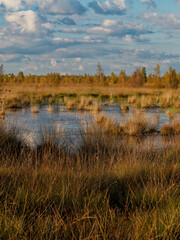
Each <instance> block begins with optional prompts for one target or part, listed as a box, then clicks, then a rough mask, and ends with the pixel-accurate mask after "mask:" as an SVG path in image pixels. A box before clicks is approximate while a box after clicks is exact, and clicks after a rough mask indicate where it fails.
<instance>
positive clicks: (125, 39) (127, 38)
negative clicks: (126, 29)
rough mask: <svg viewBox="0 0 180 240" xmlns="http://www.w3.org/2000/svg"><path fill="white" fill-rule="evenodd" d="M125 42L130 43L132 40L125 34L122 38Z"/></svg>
mask: <svg viewBox="0 0 180 240" xmlns="http://www.w3.org/2000/svg"><path fill="white" fill-rule="evenodd" d="M122 39H123V40H124V41H125V42H129V43H132V42H133V41H134V40H133V39H132V37H131V36H130V35H126V36H125V37H123V38H122Z"/></svg>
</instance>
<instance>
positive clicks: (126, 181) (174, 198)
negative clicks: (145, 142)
mask: <svg viewBox="0 0 180 240" xmlns="http://www.w3.org/2000/svg"><path fill="white" fill-rule="evenodd" d="M101 121H102V120H101ZM1 126H2V125H1ZM101 130H102V129H101ZM59 137H63V136H59ZM82 137H83V139H82V143H81V147H79V148H78V149H77V151H76V152H75V153H74V152H73V153H71V152H70V151H68V150H67V147H66V146H63V145H60V146H58V145H57V140H58V139H54V138H51V135H50V136H49V137H48V136H47V135H46V134H45V137H44V138H43V141H42V143H41V145H40V146H38V147H37V149H29V148H27V147H26V146H24V145H23V144H22V143H20V142H19V141H18V140H17V137H16V135H13V134H10V133H8V132H5V130H3V129H2V128H0V163H1V164H0V180H1V181H0V190H1V191H0V198H1V201H0V221H1V224H0V236H1V239H13V240H15V239H94V240H98V239H115V240H116V239H117V240H119V239H123V240H129V239H147V240H150V239H158V238H160V239H162V240H167V239H169V240H170V239H173V240H176V239H178V236H179V231H180V227H179V218H180V215H179V212H180V211H179V210H180V206H179V186H178V184H179V171H180V168H179V154H180V145H179V144H178V142H176V145H175V146H173V147H172V145H171V142H170V141H169V143H168V146H167V145H166V147H165V148H164V149H162V150H161V151H155V150H154V149H152V148H150V149H149V150H145V149H143V147H141V146H142V144H141V145H139V146H140V147H139V148H138V149H137V148H134V147H133V145H130V144H125V145H123V144H122V142H121V141H120V140H119V138H117V137H115V136H112V135H111V134H105V133H104V131H99V130H98V131H96V132H94V133H93V132H91V133H90V134H85V135H84V134H83V135H82ZM59 140H60V139H59Z"/></svg>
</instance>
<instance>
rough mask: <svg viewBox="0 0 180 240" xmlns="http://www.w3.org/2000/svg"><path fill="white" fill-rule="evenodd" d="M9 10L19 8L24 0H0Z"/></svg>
mask: <svg viewBox="0 0 180 240" xmlns="http://www.w3.org/2000/svg"><path fill="white" fill-rule="evenodd" d="M1 5H2V6H3V7H5V8H6V9H8V10H18V9H19V8H20V7H21V6H22V0H0V6H1Z"/></svg>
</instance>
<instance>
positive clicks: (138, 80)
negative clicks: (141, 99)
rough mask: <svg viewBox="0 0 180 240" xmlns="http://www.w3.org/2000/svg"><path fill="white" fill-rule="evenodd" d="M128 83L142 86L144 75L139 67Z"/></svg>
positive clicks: (133, 85)
mask: <svg viewBox="0 0 180 240" xmlns="http://www.w3.org/2000/svg"><path fill="white" fill-rule="evenodd" d="M130 85H131V86H132V87H142V86H143V85H144V77H143V75H142V73H141V69H140V68H137V69H136V70H135V72H134V73H133V75H132V77H131V79H130Z"/></svg>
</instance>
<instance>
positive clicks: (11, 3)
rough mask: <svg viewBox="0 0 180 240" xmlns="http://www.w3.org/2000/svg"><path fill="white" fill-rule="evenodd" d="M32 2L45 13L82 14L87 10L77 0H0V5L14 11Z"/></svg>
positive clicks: (24, 7)
mask: <svg viewBox="0 0 180 240" xmlns="http://www.w3.org/2000/svg"><path fill="white" fill-rule="evenodd" d="M33 4H35V5H37V6H38V9H39V11H40V12H41V13H47V14H63V15H65V14H69V15H72V14H78V15H82V14H84V13H85V12H86V10H87V9H86V8H85V7H84V6H83V5H82V4H81V3H80V1H78V0H0V6H3V7H4V8H6V9H7V10H15V11H17V10H19V9H21V8H23V9H26V7H27V6H32V5H33ZM21 10H22V9H21Z"/></svg>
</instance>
